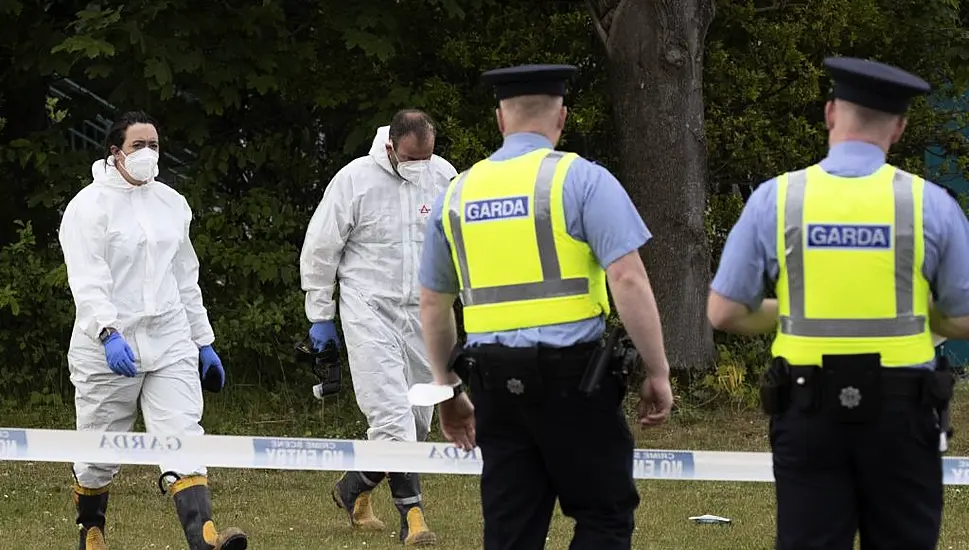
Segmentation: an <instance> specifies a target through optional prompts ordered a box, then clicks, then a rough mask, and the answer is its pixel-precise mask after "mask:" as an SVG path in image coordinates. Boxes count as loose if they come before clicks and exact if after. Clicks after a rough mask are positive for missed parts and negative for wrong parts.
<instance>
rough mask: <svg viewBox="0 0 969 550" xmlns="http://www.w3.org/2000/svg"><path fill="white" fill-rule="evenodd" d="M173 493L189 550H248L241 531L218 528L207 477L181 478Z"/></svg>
mask: <svg viewBox="0 0 969 550" xmlns="http://www.w3.org/2000/svg"><path fill="white" fill-rule="evenodd" d="M165 475H169V474H168V473H166V474H165ZM163 477H164V476H163ZM170 489H171V492H172V499H174V501H175V511H176V512H177V513H178V520H179V522H180V523H181V524H182V530H183V531H185V539H186V540H187V541H188V547H189V550H246V548H247V547H248V546H249V538H248V537H247V536H246V534H245V533H244V532H242V530H240V529H237V528H235V527H230V528H228V529H224V530H222V531H219V530H218V529H216V528H215V522H214V521H213V520H212V497H211V493H210V492H209V487H208V479H207V478H206V477H205V476H198V475H196V476H186V477H183V478H179V479H178V480H177V481H175V482H174V483H172V484H171V487H170Z"/></svg>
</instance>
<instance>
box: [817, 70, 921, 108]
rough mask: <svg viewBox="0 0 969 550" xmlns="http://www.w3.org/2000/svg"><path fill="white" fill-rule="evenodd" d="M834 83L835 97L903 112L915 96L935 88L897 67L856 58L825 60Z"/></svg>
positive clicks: (864, 105) (871, 106)
mask: <svg viewBox="0 0 969 550" xmlns="http://www.w3.org/2000/svg"><path fill="white" fill-rule="evenodd" d="M824 66H825V67H826V68H827V69H828V73H829V74H830V75H831V79H832V81H833V82H834V86H833V95H834V98H835V99H843V100H845V101H850V102H851V103H855V104H858V105H861V106H863V107H868V108H869V109H875V110H877V111H883V112H886V113H892V114H896V115H901V114H904V113H905V111H906V110H908V106H909V104H910V103H911V101H912V99H913V98H915V97H916V96H919V95H924V94H927V93H928V92H929V91H931V90H932V87H931V86H929V84H928V83H927V82H926V81H924V80H922V79H921V78H919V77H917V76H915V75H914V74H912V73H909V72H906V71H903V70H902V69H899V68H898V67H893V66H891V65H886V64H884V63H879V62H877V61H871V60H868V59H858V58H854V57H829V58H827V59H825V60H824Z"/></svg>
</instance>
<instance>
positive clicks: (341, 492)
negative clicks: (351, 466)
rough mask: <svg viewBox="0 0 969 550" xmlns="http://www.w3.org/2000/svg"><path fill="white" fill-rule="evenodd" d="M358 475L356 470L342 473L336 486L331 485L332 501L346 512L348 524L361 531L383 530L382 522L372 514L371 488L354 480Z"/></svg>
mask: <svg viewBox="0 0 969 550" xmlns="http://www.w3.org/2000/svg"><path fill="white" fill-rule="evenodd" d="M355 477H360V474H359V473H357V472H351V473H349V474H344V475H343V477H342V478H340V481H338V482H337V484H336V486H334V487H333V493H332V495H331V496H332V497H333V502H335V503H336V505H337V506H338V507H340V508H342V509H344V510H346V512H347V517H348V519H349V520H350V526H351V527H353V528H354V529H359V530H361V531H383V530H384V529H385V528H386V526H385V525H384V522H382V521H380V520H379V519H377V515H376V514H374V511H373V504H372V502H371V496H372V495H373V489H370V488H368V487H366V486H365V484H363V483H360V482H359V481H357V480H355V479H354V478H355Z"/></svg>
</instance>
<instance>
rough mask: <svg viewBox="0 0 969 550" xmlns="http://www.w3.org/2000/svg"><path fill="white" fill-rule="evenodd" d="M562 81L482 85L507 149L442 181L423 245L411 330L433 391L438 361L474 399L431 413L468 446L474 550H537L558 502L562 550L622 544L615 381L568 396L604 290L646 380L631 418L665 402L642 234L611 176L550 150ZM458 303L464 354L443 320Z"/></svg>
mask: <svg viewBox="0 0 969 550" xmlns="http://www.w3.org/2000/svg"><path fill="white" fill-rule="evenodd" d="M574 71H575V67H572V66H560V65H552V66H548V65H542V66H522V67H512V68H507V69H498V70H495V71H489V72H487V73H485V74H484V75H483V76H484V79H485V80H486V81H487V82H488V83H489V84H492V85H494V86H495V88H496V90H497V98H498V100H499V107H498V109H497V119H498V127H499V129H500V130H501V133H502V134H503V135H504V144H503V145H502V147H501V148H500V149H498V150H497V151H496V152H495V153H494V154H493V155H491V156H490V157H489V158H488V159H486V160H482V161H480V162H478V163H476V164H475V165H474V166H472V167H471V169H469V170H467V171H465V172H463V173H461V174H458V175H457V176H456V177H455V178H454V179H453V180H452V181H451V184H450V186H449V187H448V188H447V190H446V192H445V193H444V194H443V196H441V197H439V198H438V200H437V202H436V204H435V205H434V206H433V208H432V210H431V219H430V221H429V223H428V225H427V233H426V237H425V240H424V249H423V253H422V258H421V271H420V281H421V285H422V291H421V323H422V328H423V331H424V339H425V342H426V344H427V349H428V354H429V357H430V359H431V365H432V368H433V370H434V375H435V381H436V382H438V383H441V384H444V383H451V384H459V383H460V379H459V378H458V377H456V376H455V373H454V372H449V371H448V364H454V363H456V362H458V361H456V360H455V359H456V358H458V357H460V358H461V359H460V361H463V364H464V365H465V366H466V367H467V369H468V370H467V372H466V373H465V374H464V381H465V382H467V384H468V389H469V391H470V393H471V398H472V399H473V406H472V401H471V400H469V398H468V395H467V394H466V393H464V392H463V391H461V390H462V387H461V386H460V385H458V386H457V387H458V389H459V391H458V392H457V393H456V396H455V397H453V398H451V399H449V400H447V401H445V402H444V403H442V404H441V406H440V411H439V414H440V419H441V427H442V430H443V432H444V435H445V437H446V438H447V439H448V440H449V441H453V442H455V444H456V445H458V446H459V447H461V448H464V449H470V448H473V447H474V445H475V443H478V444H480V448H481V453H482V458H483V461H484V465H483V471H482V476H481V504H482V509H483V515H484V548H485V550H511V549H515V550H533V549H535V550H537V549H543V548H545V541H546V537H547V535H548V527H549V522H550V520H551V517H552V511H553V509H554V506H555V500H556V497H557V498H558V500H559V503H560V505H561V508H562V511H563V513H564V514H565V515H566V516H569V517H571V518H573V519H574V520H575V521H576V527H575V534H574V538H573V541H572V545H571V546H570V548H571V549H572V550H584V549H595V550H614V549H615V550H618V549H628V548H630V545H631V536H632V532H633V512H634V511H635V509H636V507H637V506H638V504H639V495H638V493H637V490H636V486H635V484H634V481H633V464H632V452H633V437H632V434H631V433H630V430H629V428H628V425H627V423H626V419H625V415H624V414H623V410H622V407H621V404H622V400H623V397H624V395H625V389H626V386H625V380H624V379H623V378H622V377H620V376H612V375H610V376H606V377H605V378H604V379H603V380H602V382H601V385H600V387H599V389H598V391H596V392H593V393H591V395H586V394H583V393H580V392H579V391H578V387H579V385H580V381H581V379H582V377H583V374H584V373H585V371H586V368H587V366H588V365H589V363H590V361H591V359H592V357H593V356H594V355H595V352H596V350H597V349H598V347H599V342H600V338H601V336H602V335H603V333H604V330H605V322H604V319H605V317H606V316H607V315H608V314H609V312H610V306H609V300H608V296H607V286H606V284H607V282H608V287H609V289H610V290H611V291H612V295H613V298H614V300H615V304H616V309H617V310H618V313H619V316H620V319H621V320H622V321H623V323H624V325H625V327H626V329H627V330H628V332H629V335H630V338H631V339H632V341H633V343H634V344H635V346H636V348H637V350H638V351H639V353H640V355H641V356H642V357H643V359H644V363H645V365H646V369H647V378H646V381H645V382H644V383H643V386H642V388H641V392H640V393H641V398H642V400H641V403H640V416H639V422H640V423H641V424H642V425H654V424H658V423H661V422H663V421H665V419H666V417H667V415H668V414H669V410H670V407H671V404H672V394H671V391H670V383H669V365H668V363H667V360H666V356H665V351H664V348H663V340H662V333H661V327H660V321H659V315H658V313H657V309H656V303H655V300H654V298H653V294H652V290H651V288H650V285H649V281H648V279H647V276H646V271H645V269H644V267H643V263H642V261H641V259H640V256H639V248H640V247H641V246H643V245H644V244H645V243H646V241H647V240H648V239H649V238H650V233H649V231H648V230H647V228H646V226H645V224H644V223H643V220H642V218H641V217H640V216H639V214H638V212H637V211H636V208H635V206H634V205H633V204H632V202H631V201H630V199H629V196H628V195H627V194H626V192H625V190H624V189H623V188H622V186H621V185H620V183H619V182H618V181H617V180H616V178H615V177H613V176H612V174H610V173H609V171H608V170H606V169H605V168H603V167H601V166H598V165H596V164H593V163H592V162H589V161H587V160H585V159H583V158H581V157H579V156H578V155H575V154H574V153H565V152H560V151H556V150H555V144H556V143H557V142H558V140H559V137H560V136H561V133H562V130H563V127H564V124H565V118H566V109H565V107H563V96H564V94H565V81H566V79H567V78H568V77H569V76H570V75H571V74H573V73H574ZM442 211H443V216H442ZM459 294H460V296H461V301H462V303H463V306H464V315H463V317H464V327H465V330H466V332H467V334H468V336H467V342H466V343H465V344H464V345H463V347H461V346H456V333H455V322H454V316H453V314H452V306H453V304H454V301H455V298H456V296H457V295H459ZM462 349H463V353H462V351H461V350H462ZM452 351H454V352H455V353H453V354H452ZM462 355H463V356H462Z"/></svg>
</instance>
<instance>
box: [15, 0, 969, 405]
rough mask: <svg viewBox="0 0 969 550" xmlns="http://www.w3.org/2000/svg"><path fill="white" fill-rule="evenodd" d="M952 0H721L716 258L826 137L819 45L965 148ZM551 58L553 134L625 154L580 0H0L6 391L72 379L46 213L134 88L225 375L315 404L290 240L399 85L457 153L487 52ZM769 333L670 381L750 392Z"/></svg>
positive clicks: (31, 393) (714, 126) (956, 12)
mask: <svg viewBox="0 0 969 550" xmlns="http://www.w3.org/2000/svg"><path fill="white" fill-rule="evenodd" d="M966 12H967V10H966V8H965V7H964V6H963V3H962V2H960V1H958V0H925V1H919V0H839V1H834V0H806V1H804V2H800V3H797V4H793V3H791V4H789V3H787V2H785V1H783V0H780V1H778V2H775V3H772V4H768V3H766V2H762V1H757V2H755V1H752V0H746V1H741V0H736V1H721V2H718V3H717V14H716V18H715V20H714V23H713V25H712V27H711V29H710V33H709V36H708V40H707V48H706V67H705V72H704V94H705V98H706V121H707V128H706V133H707V139H708V146H709V166H710V190H711V197H710V201H709V204H708V220H707V221H708V235H709V238H710V240H711V244H712V249H713V251H714V255H713V258H712V261H713V265H712V267H713V268H714V269H715V268H716V265H717V263H718V262H719V251H720V250H721V248H722V246H723V242H724V241H725V239H726V235H727V232H728V231H729V228H730V227H731V226H732V224H733V223H734V221H735V220H736V217H737V216H738V215H739V212H740V210H741V209H742V207H743V198H744V197H745V196H746V195H747V194H748V193H749V189H750V186H753V185H756V184H758V183H759V182H761V181H764V180H766V179H769V178H770V177H772V176H774V175H776V174H777V173H780V172H783V171H785V170H788V169H791V168H794V167H800V166H804V165H807V164H810V163H813V162H815V161H816V160H818V159H820V158H821V157H822V156H823V154H824V152H825V147H826V143H825V135H826V134H825V129H824V123H823V116H822V112H823V111H822V108H823V102H824V100H825V98H826V96H825V94H826V91H827V89H828V83H827V81H826V78H825V77H824V75H823V72H822V70H821V61H822V59H823V58H824V57H826V56H828V55H854V56H860V57H872V58H876V59H880V60H884V61H888V62H891V63H894V64H898V65H900V66H902V67H905V68H907V69H909V70H912V71H914V72H916V73H918V74H920V75H922V76H924V77H925V78H926V79H927V80H929V81H930V82H932V83H933V84H934V85H935V86H937V87H939V88H942V90H941V94H940V101H942V103H941V107H940V106H939V105H936V106H935V107H934V108H933V107H930V106H929V104H928V103H927V102H925V101H920V102H918V103H917V104H916V106H915V107H914V108H913V110H912V112H911V115H910V122H909V130H908V132H907V133H906V135H905V137H904V139H903V141H902V143H900V144H899V145H898V147H897V149H896V150H895V151H893V153H892V155H891V158H890V161H891V162H894V163H896V164H899V165H901V166H902V167H904V168H906V169H909V170H912V171H914V172H916V173H923V172H924V162H925V150H926V147H927V146H929V145H933V144H934V145H939V146H941V147H943V148H944V149H945V151H947V152H949V153H950V154H951V155H952V156H951V159H953V160H952V161H951V162H950V163H949V164H951V166H949V168H950V169H951V170H954V171H956V172H962V171H963V170H964V165H963V163H964V159H965V158H966V157H965V156H963V155H962V153H963V152H964V151H965V147H966V143H965V138H964V135H963V133H962V132H961V131H959V130H961V128H962V127H963V126H964V125H965V122H963V120H962V119H963V118H964V115H963V114H962V113H961V112H960V111H959V109H958V108H957V107H958V106H959V102H958V101H956V102H954V103H953V102H952V101H950V102H949V103H945V102H944V100H945V99H946V98H949V99H952V100H956V99H960V98H961V97H962V95H963V93H964V91H965V88H966V74H965V71H966V69H965V67H967V66H969V64H967V63H966V61H967V57H969V41H967V31H966V28H967V26H966V16H965V13H966ZM545 62H549V63H572V64H575V65H578V66H579V67H580V68H581V75H580V76H579V78H578V79H577V81H576V82H574V83H573V85H572V86H571V88H570V93H569V97H568V102H569V105H570V108H571V116H570V119H569V123H568V126H567V129H566V134H565V136H564V139H563V142H562V143H561V144H560V147H561V148H564V149H569V150H573V151H576V152H578V153H580V154H582V155H585V156H587V157H589V158H592V159H595V160H597V161H598V162H600V163H601V164H603V165H605V166H607V167H611V168H615V167H618V166H619V163H621V162H622V159H620V158H617V156H616V154H615V153H614V149H615V148H614V147H613V143H612V136H613V135H614V128H615V127H616V125H617V124H622V123H623V120H622V116H621V113H619V114H618V115H619V116H617V114H616V113H613V112H611V109H610V98H609V96H608V92H607V87H606V82H605V69H604V53H603V52H602V51H601V44H600V43H599V40H598V38H597V36H596V34H595V31H594V30H593V28H592V26H591V24H590V20H589V18H588V16H587V13H586V11H585V6H584V4H583V3H580V2H562V1H558V2H534V1H532V2H529V1H521V2H498V1H495V0H464V1H458V0H398V1H392V0H372V1H369V2H352V3H350V2H336V1H333V0H319V1H317V2H297V1H294V0H264V1H262V2H259V3H252V2H244V1H241V0H230V1H228V2H224V3H221V4H211V5H207V6H206V8H205V9H204V10H200V9H198V7H197V6H196V5H195V4H192V3H189V2H187V1H184V0H159V1H156V2H152V3H147V4H130V3H127V4H126V3H123V2H117V1H100V2H77V1H63V2H57V3H41V2H31V1H28V0H0V174H3V175H4V180H5V181H4V185H3V186H0V244H2V248H0V357H3V359H4V362H3V365H2V367H0V387H3V388H4V391H3V395H2V399H4V400H6V401H7V402H8V403H14V402H16V403H20V402H25V401H27V402H35V403H36V402H60V401H61V400H63V399H65V398H68V397H69V396H70V395H71V392H72V389H71V386H70V383H69V381H68V375H67V366H66V359H65V351H66V347H67V344H68V341H69V337H70V331H71V325H72V323H73V315H74V309H73V303H72V300H71V297H70V293H69V291H68V288H67V284H66V278H65V270H64V268H63V265H62V256H61V252H60V249H59V245H58V243H57V226H58V223H59V220H60V215H61V213H62V211H63V208H64V206H65V205H66V203H67V201H69V200H70V199H71V197H72V196H73V195H74V194H75V193H77V191H79V190H80V189H81V188H82V187H83V186H84V185H86V184H87V183H88V182H89V176H90V169H89V166H90V165H91V163H92V162H93V161H94V160H96V159H97V158H99V156H100V155H102V154H103V152H102V151H100V150H98V149H94V148H90V147H87V148H85V147H82V146H79V145H78V144H77V139H76V134H72V133H71V130H72V129H73V130H74V131H75V132H77V133H85V132H87V131H88V130H90V128H91V127H92V121H93V122H95V123H97V122H98V121H99V120H103V118H99V117H104V118H107V119H111V118H112V117H114V116H115V115H116V114H117V112H119V111H124V110H129V109H144V110H146V111H148V112H149V113H150V114H152V115H153V116H154V117H156V118H157V119H158V120H159V123H160V124H159V126H160V132H161V136H162V140H163V144H162V147H163V149H164V151H165V152H166V153H170V154H171V155H173V156H174V158H169V157H165V158H164V159H163V162H165V163H167V164H166V166H165V167H166V168H170V169H173V170H177V171H178V175H177V177H173V178H170V179H169V181H171V182H172V184H173V185H174V186H175V187H176V188H177V189H178V190H179V191H180V192H182V193H183V194H185V195H186V197H187V198H188V200H189V203H190V204H191V205H192V207H193V210H194V212H195V223H194V225H193V228H192V231H193V240H194V243H195V245H196V248H197V250H198V254H199V257H200V259H201V262H202V266H203V272H202V288H203V292H204V296H205V299H206V305H207V306H208V308H209V311H210V315H211V318H212V321H213V323H214V325H215V330H216V334H217V341H216V349H217V350H218V351H219V353H220V355H221V356H222V358H223V361H224V362H225V364H226V365H227V367H228V376H229V384H230V385H231V386H232V388H233V389H231V390H229V392H228V393H229V394H230V395H231V392H233V391H242V390H247V391H258V392H262V395H264V396H265V395H268V396H269V397H264V398H265V399H276V400H279V402H280V406H281V407H290V408H291V407H293V406H300V407H309V406H310V405H309V403H310V402H311V401H310V399H309V398H308V397H307V396H308V395H309V391H308V389H309V387H310V386H311V385H312V384H313V383H314V381H313V379H312V375H311V374H310V373H309V371H308V369H306V368H305V367H303V366H301V365H299V364H297V363H295V362H294V354H293V352H292V350H293V345H294V344H295V343H296V342H297V341H298V340H300V339H302V338H303V336H304V334H305V332H306V329H307V328H308V325H307V322H306V320H305V318H304V316H303V311H302V300H303V294H302V292H301V290H300V288H299V273H298V254H299V249H300V246H301V243H302V239H303V232H304V230H305V227H306V224H307V223H308V221H309V218H310V216H311V215H312V212H313V210H314V208H315V207H316V204H317V203H318V201H319V199H320V198H321V196H322V193H323V189H324V187H325V185H326V182H327V181H329V178H330V177H331V176H332V175H333V174H334V173H335V172H336V171H337V170H338V169H339V168H340V167H341V166H342V165H343V164H345V163H346V162H348V161H349V160H350V159H352V158H354V157H355V156H358V155H361V154H365V153H366V151H367V149H368V148H369V145H370V142H371V140H372V138H373V135H374V132H375V129H376V127H377V126H380V125H383V124H386V123H388V121H389V119H390V117H391V115H392V114H393V112H394V111H396V110H397V109H399V108H403V107H418V108H422V109H425V110H427V111H428V112H430V113H431V114H432V116H434V117H435V118H436V119H437V121H438V123H439V126H440V130H439V139H438V151H437V152H438V154H441V155H443V156H445V157H447V158H448V159H449V160H450V161H451V162H452V163H453V164H454V165H455V167H456V168H458V169H459V170H462V169H464V168H466V167H468V166H469V165H470V164H471V163H472V162H474V161H475V160H476V159H478V158H480V157H482V156H484V155H487V154H488V153H489V152H490V151H491V150H493V149H495V148H496V147H498V146H499V145H500V135H499V133H498V131H497V129H496V126H495V124H494V118H493V116H494V115H493V108H494V106H495V105H494V104H495V102H494V99H493V96H492V95H491V92H490V91H489V90H488V89H486V88H485V87H484V86H482V85H481V84H480V83H479V80H478V75H479V74H480V72H481V71H483V70H487V69H489V68H494V67H498V66H502V65H510V64H518V63H545ZM64 79H69V80H64ZM71 82H74V83H77V84H80V85H81V86H83V87H84V88H85V89H87V90H90V91H91V92H93V94H96V95H97V96H99V97H100V98H103V100H104V101H106V102H107V103H108V104H110V105H106V104H104V103H103V102H102V101H100V100H99V99H98V98H97V97H94V96H92V95H90V94H87V93H84V92H81V91H78V90H77V89H74V88H70V83H71ZM63 90H68V92H69V93H65V92H64V91H63ZM72 135H74V136H75V138H72ZM642 146H643V147H644V148H647V147H650V146H651V142H650V138H649V136H643V138H642ZM176 159H178V160H179V161H180V162H176ZM646 221H647V223H649V220H648V219H647V220H646ZM647 267H648V266H647ZM765 342H766V341H765V340H753V341H751V340H749V339H747V340H745V341H743V342H742V343H741V342H739V341H738V340H736V339H730V338H725V337H723V336H722V335H718V346H719V348H718V349H719V351H720V357H721V362H720V365H719V368H718V372H715V373H701V374H700V378H699V379H696V380H693V381H690V380H685V379H684V380H683V381H681V383H683V384H696V383H697V382H699V389H698V393H695V394H694V398H695V399H697V400H698V401H701V402H702V401H705V400H708V398H709V399H713V398H715V397H716V396H717V395H724V394H725V395H728V396H730V398H731V399H732V400H733V401H735V402H737V403H739V404H741V405H744V404H747V405H749V403H750V399H752V397H753V394H752V393H751V392H752V390H751V388H750V385H749V381H750V380H752V379H754V378H755V377H756V375H757V374H758V372H759V369H760V368H761V367H762V366H763V364H764V358H765V356H766V349H767V347H766V343H765ZM704 377H705V378H704ZM735 387H736V388H739V389H733V388H735ZM291 390H297V391H298V392H299V393H298V394H293V393H292V392H291ZM280 396H284V397H280ZM294 396H295V397H294ZM347 402H348V403H349V400H347ZM745 406H746V405H745Z"/></svg>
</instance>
